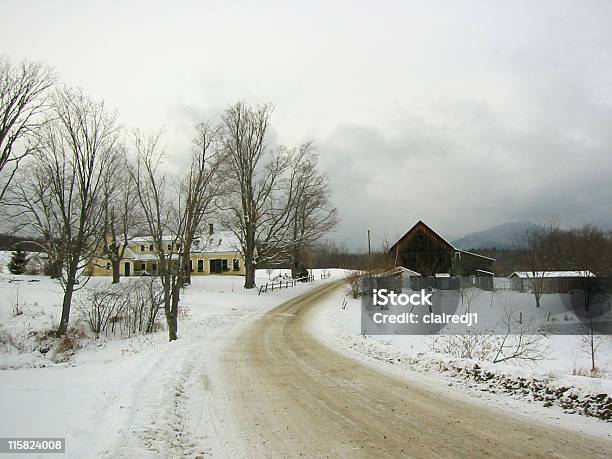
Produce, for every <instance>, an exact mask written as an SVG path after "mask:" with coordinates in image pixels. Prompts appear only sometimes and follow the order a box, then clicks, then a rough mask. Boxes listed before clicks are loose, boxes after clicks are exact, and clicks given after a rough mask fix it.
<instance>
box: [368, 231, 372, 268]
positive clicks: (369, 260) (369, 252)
mask: <svg viewBox="0 0 612 459" xmlns="http://www.w3.org/2000/svg"><path fill="white" fill-rule="evenodd" d="M368 268H369V269H370V275H371V274H372V246H371V245H370V230H368Z"/></svg>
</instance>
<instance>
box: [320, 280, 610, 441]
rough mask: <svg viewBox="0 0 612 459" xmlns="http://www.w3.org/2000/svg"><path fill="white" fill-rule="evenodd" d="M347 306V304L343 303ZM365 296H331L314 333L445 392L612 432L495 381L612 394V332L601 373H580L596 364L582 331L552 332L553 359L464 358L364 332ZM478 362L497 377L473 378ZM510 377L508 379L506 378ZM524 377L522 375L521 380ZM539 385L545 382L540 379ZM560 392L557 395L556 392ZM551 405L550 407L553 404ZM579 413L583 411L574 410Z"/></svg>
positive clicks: (425, 341) (428, 342) (418, 339)
mask: <svg viewBox="0 0 612 459" xmlns="http://www.w3.org/2000/svg"><path fill="white" fill-rule="evenodd" d="M345 300H346V302H347V303H346V306H345V308H344V309H343V308H342V305H343V302H344V301H345ZM360 308H361V300H360V299H352V298H351V296H350V294H349V293H348V291H347V289H343V290H339V291H338V292H336V293H335V294H334V295H332V296H330V297H329V298H328V299H327V300H326V301H325V303H323V304H321V305H320V306H319V307H318V308H317V309H316V310H315V312H314V316H313V319H312V323H311V332H312V334H313V335H315V336H317V337H319V339H320V340H321V341H322V342H324V343H325V344H327V345H328V346H330V347H332V348H334V349H336V350H337V351H339V352H341V353H343V354H346V355H349V356H351V357H352V358H355V359H358V360H360V361H362V362H364V363H366V364H368V365H373V366H375V367H377V368H378V369H379V370H380V371H385V372H391V373H394V374H400V375H403V376H404V377H407V378H409V379H411V380H417V381H422V382H423V384H425V385H427V386H428V387H438V388H440V389H441V390H442V391H443V392H447V391H449V390H450V391H452V392H453V393H457V392H462V393H465V395H466V396H468V397H470V398H473V399H476V400H480V401H484V402H486V403H491V404H494V405H497V406H500V407H502V408H504V409H508V410H510V411H511V412H514V413H518V414H528V415H529V416H530V417H531V418H532V419H535V418H539V419H542V420H544V421H546V422H550V423H552V424H555V425H563V426H565V427H569V428H574V429H577V430H580V431H583V430H588V431H590V432H591V433H597V434H600V435H605V436H612V425H611V424H610V423H608V422H604V421H600V420H598V419H594V418H592V417H586V416H580V415H578V414H568V411H569V412H571V411H572V410H565V412H564V411H563V410H562V409H561V407H559V406H557V405H556V404H549V403H548V399H547V398H544V399H543V400H538V399H535V400H534V398H533V396H532V395H533V394H531V393H530V394H528V395H524V394H521V393H511V392H510V391H505V390H503V387H502V388H501V389H500V388H499V387H496V386H495V385H494V384H492V383H496V382H498V380H499V381H500V382H501V383H503V384H505V383H508V382H510V383H511V384H514V382H515V380H516V379H517V378H523V379H524V380H525V382H526V383H530V382H531V381H532V380H534V379H535V380H536V381H542V386H543V392H544V393H545V391H546V390H547V388H548V387H552V388H559V387H563V388H569V389H568V391H567V392H566V395H570V394H573V393H576V394H579V395H580V396H581V397H583V396H591V395H592V396H593V397H595V396H597V394H602V393H605V394H608V395H610V394H612V339H611V338H610V337H607V339H606V341H605V342H604V343H603V345H602V346H601V348H600V352H599V353H598V361H599V365H600V366H601V368H602V369H603V374H602V376H601V377H597V378H593V377H588V376H579V375H574V374H573V373H575V372H576V371H575V370H576V369H585V368H586V369H588V368H590V366H589V365H590V360H589V359H590V357H589V356H588V355H587V354H586V353H585V352H584V351H583V350H582V349H581V346H580V336H550V337H548V338H547V339H545V340H544V343H545V345H546V347H547V354H548V355H547V358H546V359H545V360H539V361H536V362H526V363H521V362H516V361H508V362H505V363H503V364H502V363H497V364H493V363H490V362H485V361H481V360H471V359H460V358H455V357H452V356H449V355H445V354H443V353H439V352H434V351H433V350H432V344H433V340H432V338H431V337H427V336H420V335H419V336H405V335H402V336H389V335H384V336H382V335H381V336H375V335H369V336H362V335H361V323H360V310H361V309H360ZM474 365H476V367H477V372H478V376H480V375H483V374H485V373H487V374H489V373H490V374H491V375H496V377H495V379H490V380H487V379H486V378H482V379H480V378H476V379H474V377H473V374H472V373H473V368H474ZM504 378H507V379H504ZM519 381H520V380H519ZM538 384H539V382H538ZM555 396H556V395H555V394H554V393H553V394H551V399H552V397H555ZM549 405H550V407H549ZM574 411H576V412H578V410H574Z"/></svg>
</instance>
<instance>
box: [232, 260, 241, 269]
mask: <svg viewBox="0 0 612 459" xmlns="http://www.w3.org/2000/svg"><path fill="white" fill-rule="evenodd" d="M232 269H233V270H234V271H240V260H239V259H238V258H234V259H233V260H232Z"/></svg>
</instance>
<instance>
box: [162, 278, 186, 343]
mask: <svg viewBox="0 0 612 459" xmlns="http://www.w3.org/2000/svg"><path fill="white" fill-rule="evenodd" d="M182 277H183V276H182V275H181V274H179V275H178V279H176V283H175V285H174V286H173V287H172V295H171V303H170V310H169V313H168V314H166V321H167V323H168V340H169V341H175V340H177V339H178V306H179V302H180V300H181V297H180V293H181V285H182V282H183V279H182Z"/></svg>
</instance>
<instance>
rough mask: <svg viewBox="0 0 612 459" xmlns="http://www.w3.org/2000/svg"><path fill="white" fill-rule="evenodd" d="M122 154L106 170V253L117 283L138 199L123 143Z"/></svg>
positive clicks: (103, 250) (120, 147) (134, 221)
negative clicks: (133, 187) (133, 188)
mask: <svg viewBox="0 0 612 459" xmlns="http://www.w3.org/2000/svg"><path fill="white" fill-rule="evenodd" d="M118 154H119V155H120V157H119V158H118V161H116V163H115V164H114V165H109V167H108V168H107V169H106V179H105V186H104V190H103V193H104V200H103V211H104V219H103V222H104V229H103V240H102V253H103V255H104V256H105V257H106V258H107V259H108V260H109V261H110V264H111V267H112V271H113V284H117V283H119V280H120V278H121V261H122V260H123V258H124V257H125V252H126V250H127V247H128V242H129V236H130V234H129V233H130V230H131V228H133V226H134V225H135V223H136V217H137V212H136V206H135V204H136V198H135V195H134V193H133V192H132V191H133V190H132V184H133V181H132V176H131V175H130V174H129V172H128V169H127V160H126V158H125V154H124V148H123V146H122V145H118Z"/></svg>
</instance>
